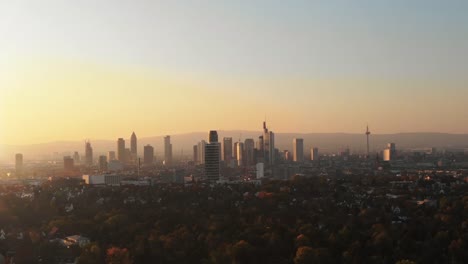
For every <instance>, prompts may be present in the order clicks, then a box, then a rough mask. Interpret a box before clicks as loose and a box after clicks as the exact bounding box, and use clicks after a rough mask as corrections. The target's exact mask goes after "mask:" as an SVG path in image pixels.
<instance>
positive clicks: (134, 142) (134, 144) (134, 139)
mask: <svg viewBox="0 0 468 264" xmlns="http://www.w3.org/2000/svg"><path fill="white" fill-rule="evenodd" d="M130 152H131V153H132V158H131V160H133V161H136V160H137V157H138V152H137V137H136V135H135V132H133V133H132V136H131V137H130Z"/></svg>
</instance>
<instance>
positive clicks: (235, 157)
mask: <svg viewBox="0 0 468 264" xmlns="http://www.w3.org/2000/svg"><path fill="white" fill-rule="evenodd" d="M237 145H239V142H234V155H233V158H234V160H235V161H238V160H239V159H238V158H237Z"/></svg>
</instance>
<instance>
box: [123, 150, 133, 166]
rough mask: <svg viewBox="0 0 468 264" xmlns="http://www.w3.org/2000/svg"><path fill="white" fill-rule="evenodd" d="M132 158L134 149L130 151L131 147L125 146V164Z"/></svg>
mask: <svg viewBox="0 0 468 264" xmlns="http://www.w3.org/2000/svg"><path fill="white" fill-rule="evenodd" d="M131 158H132V151H130V148H125V152H124V164H128V163H129V162H130V160H131Z"/></svg>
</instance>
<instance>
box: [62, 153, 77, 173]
mask: <svg viewBox="0 0 468 264" xmlns="http://www.w3.org/2000/svg"><path fill="white" fill-rule="evenodd" d="M63 169H64V170H66V171H72V170H74V169H75V160H74V159H73V158H72V157H70V156H65V157H63Z"/></svg>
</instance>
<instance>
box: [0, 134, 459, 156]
mask: <svg viewBox="0 0 468 264" xmlns="http://www.w3.org/2000/svg"><path fill="white" fill-rule="evenodd" d="M218 133H219V140H220V141H222V138H223V137H232V138H233V142H236V141H237V140H239V138H240V139H241V140H242V141H244V140H245V139H246V138H253V139H254V140H255V141H257V139H258V136H260V135H261V131H218ZM137 135H138V134H137ZM163 137H164V136H155V137H147V138H139V140H138V151H139V152H140V153H142V152H143V146H144V145H146V144H151V145H152V146H153V147H154V148H155V152H156V157H157V158H159V157H161V156H162V152H163ZM207 137H208V133H207V132H195V133H188V134H177V135H171V142H172V145H173V154H174V155H175V156H180V155H181V154H182V151H183V154H184V155H185V156H186V155H192V150H193V145H194V144H196V143H197V142H199V141H200V140H203V139H204V140H207ZM295 137H298V138H303V139H304V150H305V152H306V153H307V152H309V149H310V148H311V147H318V148H319V149H320V151H321V152H322V153H324V152H336V151H339V150H343V149H345V148H346V147H349V148H350V149H351V151H352V152H360V153H363V152H364V151H365V149H366V137H365V135H364V134H347V133H305V134H301V133H276V134H275V144H276V147H277V148H279V149H280V150H285V149H287V150H292V140H293V138H295ZM370 142H371V150H372V151H378V150H382V149H383V148H384V147H385V145H386V143H388V142H394V143H396V146H397V148H398V149H409V148H430V147H436V148H468V134H446V133H398V134H379V135H371V136H370ZM91 144H92V146H93V149H94V153H95V155H99V154H105V153H107V151H109V150H115V149H116V144H117V143H116V140H94V141H93V140H92V141H91ZM126 144H127V146H129V144H130V140H129V139H126ZM0 148H1V149H0V162H2V163H5V162H7V163H11V162H13V161H14V154H15V153H23V155H24V158H25V160H31V159H37V158H46V157H47V158H50V157H52V154H53V153H58V155H57V156H58V157H60V158H61V157H62V156H64V155H71V154H73V152H74V151H78V152H79V153H80V155H83V154H84V141H83V142H80V141H59V142H50V143H43V144H34V145H25V146H10V145H0Z"/></svg>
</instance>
